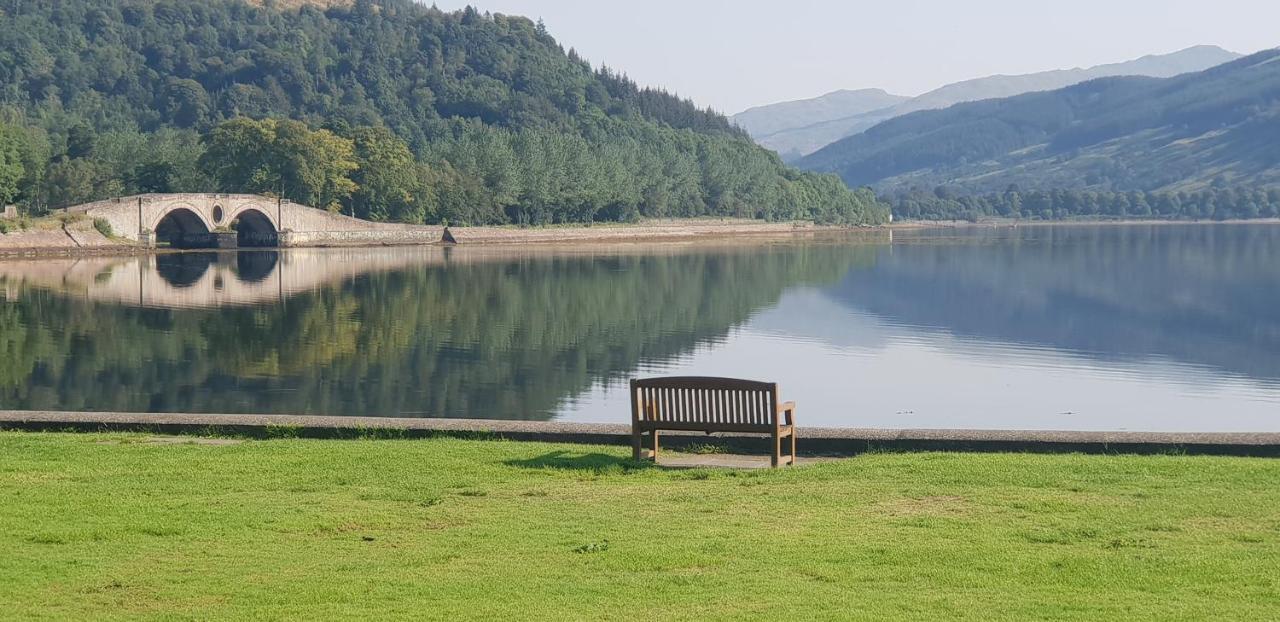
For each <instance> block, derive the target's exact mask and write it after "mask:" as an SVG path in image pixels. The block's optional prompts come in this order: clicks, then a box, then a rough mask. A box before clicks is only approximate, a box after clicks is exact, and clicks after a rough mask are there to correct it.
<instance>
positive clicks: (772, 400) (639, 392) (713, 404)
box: [631, 376, 796, 467]
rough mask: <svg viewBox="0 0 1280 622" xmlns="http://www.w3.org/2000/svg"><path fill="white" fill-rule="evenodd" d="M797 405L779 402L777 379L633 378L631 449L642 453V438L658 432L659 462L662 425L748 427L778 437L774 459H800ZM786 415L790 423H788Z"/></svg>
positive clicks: (708, 430) (712, 428) (703, 428)
mask: <svg viewBox="0 0 1280 622" xmlns="http://www.w3.org/2000/svg"><path fill="white" fill-rule="evenodd" d="M795 415H796V405H795V403H794V402H779V401H778V385H777V384H776V383H772V382H756V381H754V380H738V379H735V378H707V377H698V376H684V377H671V378H646V379H640V380H632V381H631V449H632V452H633V455H634V457H635V459H636V460H639V459H640V458H641V457H642V449H641V439H642V436H643V434H644V433H645V432H649V433H650V434H652V435H653V445H652V447H653V454H652V456H651V457H652V458H653V460H654V461H657V459H658V432H659V431H660V430H670V431H675V430H688V431H697V432H706V433H708V434H710V433H712V432H748V433H758V434H768V435H770V437H771V438H772V439H773V456H772V460H771V463H772V465H773V466H775V467H776V466H778V464H779V463H782V462H784V461H785V463H786V464H795V462H796V427H795ZM784 418H785V422H784ZM788 437H790V439H791V450H790V452H789V453H790V455H789V456H788V457H786V458H785V459H784V457H783V455H782V439H784V438H788Z"/></svg>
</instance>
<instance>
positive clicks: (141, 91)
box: [0, 0, 887, 224]
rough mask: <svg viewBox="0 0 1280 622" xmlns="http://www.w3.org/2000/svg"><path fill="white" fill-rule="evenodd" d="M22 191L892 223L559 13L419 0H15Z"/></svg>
mask: <svg viewBox="0 0 1280 622" xmlns="http://www.w3.org/2000/svg"><path fill="white" fill-rule="evenodd" d="M0 11H2V12H3V19H0V201H16V202H18V203H19V204H20V205H23V206H26V207H28V208H30V209H33V210H39V209H40V208H42V207H44V206H53V207H57V206H61V205H67V204H73V203H78V202H82V201H87V200H90V199H95V198H100V197H106V196H113V195H121V194H128V193H133V192H148V191H153V192H168V191H202V190H205V191H207V190H211V189H218V190H223V191H236V192H240V191H246V192H275V193H279V194H283V195H285V196H286V197H287V198H291V199H294V200H298V201H302V202H306V203H310V204H314V205H319V206H322V207H331V208H333V209H341V210H342V211H344V212H346V213H354V214H355V215H357V216H361V217H366V218H376V219H390V220H402V221H407V222H441V221H447V222H450V223H455V224H457V223H473V224H480V223H548V222H565V221H591V220H629V219H634V218H638V217H659V216H700V215H729V216H748V217H759V218H775V219H790V218H800V219H813V220H817V221H824V222H879V221H881V220H883V219H884V218H885V217H886V216H887V209H886V208H884V207H883V206H881V205H878V204H876V203H875V199H874V197H873V196H872V195H871V194H870V192H868V191H866V190H859V191H850V190H848V189H846V188H845V187H844V185H843V184H841V183H840V182H839V180H838V179H837V178H835V177H834V176H827V175H815V174H810V173H801V172H798V171H796V170H793V169H789V168H787V167H785V166H784V165H783V164H782V163H781V161H780V160H778V158H777V157H776V156H775V155H773V154H772V153H770V152H767V151H765V150H764V149H761V148H759V147H757V146H755V145H754V144H753V143H752V142H751V141H750V140H749V139H748V138H747V136H746V135H745V134H744V133H743V132H742V131H741V130H739V129H737V128H736V127H734V126H733V125H732V124H731V123H729V121H728V120H727V119H726V118H725V117H724V116H722V115H720V114H718V113H715V112H713V111H710V110H701V109H698V108H697V107H696V106H694V105H693V104H692V103H690V102H689V101H686V100H681V99H679V98H677V97H675V96H672V95H670V94H668V93H665V92H663V91H661V90H655V89H649V88H642V87H640V86H638V85H637V84H635V83H634V82H632V81H631V80H629V79H627V78H626V77H625V76H624V75H622V74H620V73H619V72H615V71H612V70H610V69H606V68H603V67H601V68H599V69H596V68H593V67H592V65H591V64H590V63H589V62H587V61H586V60H584V59H582V58H580V57H578V56H577V55H576V54H575V53H574V52H573V51H572V50H570V51H568V52H566V51H565V50H564V49H563V48H562V47H561V45H560V44H559V43H557V42H556V41H555V40H554V39H553V38H552V37H551V36H550V35H549V34H548V33H547V31H546V29H545V28H544V27H543V26H542V25H541V24H535V23H534V22H532V21H530V20H528V19H525V18H523V17H511V16H504V15H491V14H488V13H480V12H478V11H476V10H473V9H466V10H464V11H459V12H453V13H446V12H442V11H439V10H437V9H435V8H429V7H426V6H423V5H419V4H416V3H413V2H411V1H410V0H352V1H350V2H314V1H308V2H298V1H297V0H289V1H283V0H255V1H254V2H246V1H244V0H202V1H201V2H191V1H190V0H113V1H112V2H102V1H101V0H59V1H58V2H9V3H4V4H3V6H0Z"/></svg>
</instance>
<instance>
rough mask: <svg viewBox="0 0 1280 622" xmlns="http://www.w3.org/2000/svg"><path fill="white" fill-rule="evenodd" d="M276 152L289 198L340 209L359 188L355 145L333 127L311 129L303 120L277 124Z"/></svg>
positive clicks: (284, 194) (320, 206)
mask: <svg viewBox="0 0 1280 622" xmlns="http://www.w3.org/2000/svg"><path fill="white" fill-rule="evenodd" d="M272 153H273V155H274V160H275V163H276V166H277V167H278V170H279V174H280V180H281V185H280V187H281V189H282V191H283V196H285V197H286V198H289V199H292V200H295V201H300V202H302V203H304V204H307V205H312V206H315V207H319V208H321V209H328V210H331V211H338V210H339V209H340V208H341V206H342V201H345V200H346V199H347V198H349V197H350V196H351V193H353V192H355V191H356V188H357V186H356V183H355V182H354V181H352V180H351V177H350V175H351V173H352V172H354V171H355V170H356V168H358V166H359V165H358V164H357V163H356V160H355V146H354V145H353V144H352V142H351V141H350V140H349V139H346V138H343V137H341V136H338V135H336V134H334V133H333V132H331V131H329V130H311V129H309V128H308V127H307V126H306V124H305V123H302V122H301V121H293V120H283V121H280V122H278V123H277V124H276V136H275V142H274V144H273V149H272Z"/></svg>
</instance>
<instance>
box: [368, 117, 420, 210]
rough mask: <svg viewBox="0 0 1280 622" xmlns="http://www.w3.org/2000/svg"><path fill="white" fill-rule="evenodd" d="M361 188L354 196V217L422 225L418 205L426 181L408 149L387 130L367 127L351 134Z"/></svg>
mask: <svg viewBox="0 0 1280 622" xmlns="http://www.w3.org/2000/svg"><path fill="white" fill-rule="evenodd" d="M351 138H352V144H353V145H354V147H355V153H354V155H355V160H356V170H355V173H354V174H353V175H352V178H353V181H355V183H356V185H357V186H359V188H358V189H357V190H356V191H355V193H354V194H353V195H352V196H351V207H352V212H353V214H352V215H353V216H356V217H358V218H367V219H369V220H397V221H401V222H422V221H423V219H424V217H425V216H426V214H425V213H424V212H423V209H424V208H425V207H427V206H425V205H419V203H420V202H421V201H422V200H423V199H424V197H423V191H424V189H425V184H426V180H425V178H424V175H423V174H422V171H421V170H420V169H419V167H418V165H417V163H416V162H414V159H413V153H411V152H410V151H409V147H408V145H406V144H405V143H404V141H402V140H400V139H399V138H397V137H396V136H395V134H392V133H391V131H390V130H388V129H387V128H385V127H381V126H379V127H365V128H359V129H356V130H355V131H354V132H353V133H352V136H351Z"/></svg>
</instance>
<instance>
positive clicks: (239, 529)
mask: <svg viewBox="0 0 1280 622" xmlns="http://www.w3.org/2000/svg"><path fill="white" fill-rule="evenodd" d="M147 438H148V437H145V436H137V435H121V434H111V435H74V434H30V433H14V432H5V433H0V618H5V619H23V620H26V619H38V618H56V619H85V618H94V619H113V618H131V619H132V618H164V619H173V618H197V619H246V618H256V619H264V618H265V619H276V618H288V619H335V618H378V619H386V618H397V617H398V618H415V619H422V618H428V619H432V618H452V619H492V620H507V619H521V620H523V619H554V620H565V619H570V620H577V619H616V620H622V619H662V620H666V619H691V620H692V619H697V620H706V619H713V620H714V619H720V620H740V619H745V618H752V619H762V618H774V619H787V618H792V619H850V618H863V619H910V620H918V619H922V618H938V617H947V618H968V619H979V620H993V619H1005V620H1027V619H1034V618H1053V619H1078V620H1094V619H1098V618H1111V619H1129V618H1143V619H1161V620H1169V619H1205V618H1214V619H1242V620H1245V619H1247V620H1264V619H1277V618H1280V460H1270V459H1245V458H1207V457H1181V456H1149V457H1135V456H1122V457H1109V456H1082V455H1022V454H1003V455H995V454H942V453H935V454H870V455H864V456H861V457H857V458H852V459H848V460H842V461H837V462H831V463H824V464H816V465H812V466H801V467H798V468H792V469H781V470H777V471H749V472H748V471H727V470H726V471H711V470H706V471H704V470H665V469H658V468H646V467H643V466H639V465H635V464H633V463H631V462H629V461H628V460H627V459H626V456H627V451H628V450H627V449H625V448H617V447H592V446H580V445H548V444H535V443H516V442H504V441H467V440H457V439H436V440H422V441H399V440H368V441H316V440H290V439H283V440H269V441H245V442H242V443H238V444H232V445H206V444H161V443H154V442H145V440H146V439H147Z"/></svg>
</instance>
